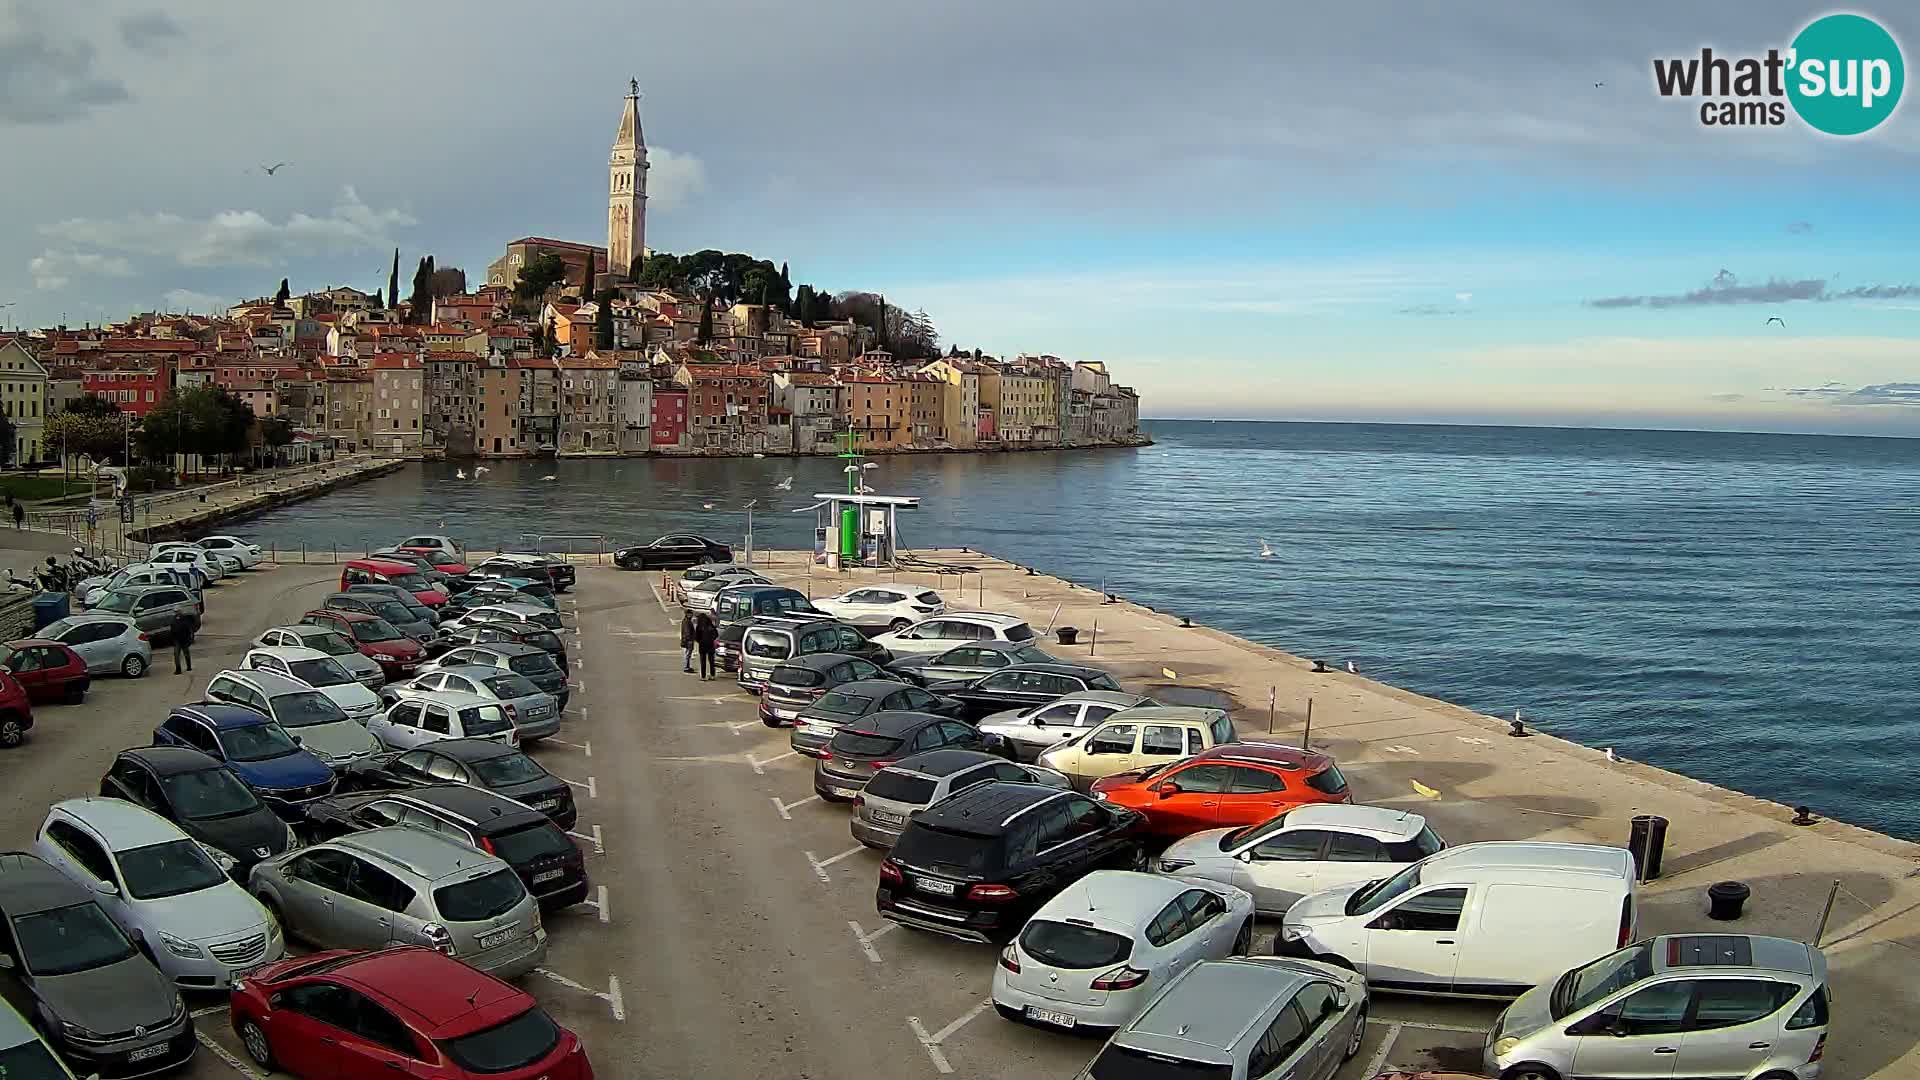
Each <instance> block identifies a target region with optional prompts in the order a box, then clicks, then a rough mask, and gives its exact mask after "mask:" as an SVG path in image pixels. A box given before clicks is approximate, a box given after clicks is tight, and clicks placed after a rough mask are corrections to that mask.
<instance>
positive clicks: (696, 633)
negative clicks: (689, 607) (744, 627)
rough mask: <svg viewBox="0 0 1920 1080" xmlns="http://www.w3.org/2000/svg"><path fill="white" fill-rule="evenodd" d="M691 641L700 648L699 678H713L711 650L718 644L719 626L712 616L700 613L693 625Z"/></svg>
mask: <svg viewBox="0 0 1920 1080" xmlns="http://www.w3.org/2000/svg"><path fill="white" fill-rule="evenodd" d="M693 641H694V644H695V645H697V646H699V648H700V678H701V679H703V680H704V679H711V678H713V648H714V646H715V645H717V644H719V642H720V626H719V624H717V623H715V622H714V621H713V616H711V615H709V614H707V613H706V612H704V611H703V612H701V613H700V617H699V618H698V619H697V620H695V621H694V624H693Z"/></svg>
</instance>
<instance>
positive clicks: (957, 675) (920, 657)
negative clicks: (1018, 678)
mask: <svg viewBox="0 0 1920 1080" xmlns="http://www.w3.org/2000/svg"><path fill="white" fill-rule="evenodd" d="M1059 662H1060V658H1059V657H1057V656H1054V655H1053V654H1052V653H1049V652H1047V651H1046V650H1045V649H1042V648H1041V647H1040V646H1038V645H1035V644H1034V643H1033V642H1031V641H969V642H967V643H966V644H965V645H955V646H954V647H953V648H951V649H948V650H947V651H946V652H939V653H909V654H908V655H906V656H902V657H900V658H898V659H896V660H893V661H892V662H890V663H888V664H887V671H889V672H890V673H892V674H894V675H897V676H899V677H900V678H902V679H905V680H906V681H908V682H910V683H914V684H916V685H919V686H937V685H938V684H940V683H969V682H972V681H973V680H975V679H978V678H982V677H984V676H987V675H991V674H993V673H994V672H996V671H999V670H1000V669H1001V668H1008V667H1012V666H1013V665H1015V664H1057V663H1059Z"/></svg>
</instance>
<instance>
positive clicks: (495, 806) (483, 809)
mask: <svg viewBox="0 0 1920 1080" xmlns="http://www.w3.org/2000/svg"><path fill="white" fill-rule="evenodd" d="M367 794H368V795H370V796H377V798H369V799H367V800H366V801H367V802H378V801H379V800H380V799H397V800H399V801H401V802H407V801H409V800H411V801H413V802H417V803H422V804H424V805H427V806H434V807H438V808H440V809H442V810H445V811H446V812H448V813H450V814H453V815H455V816H457V817H462V818H465V819H467V820H468V821H471V822H473V823H474V824H475V825H479V826H486V825H490V824H494V823H502V824H509V825H520V824H525V823H526V822H527V821H529V820H545V819H546V816H547V815H545V814H543V813H541V812H540V811H538V810H535V809H534V808H533V807H531V806H528V805H527V804H525V803H522V802H516V801H514V800H513V799H509V798H507V797H506V796H505V795H496V794H494V793H493V792H491V791H488V790H487V789H486V788H480V787H474V786H473V785H471V784H430V785H428V786H426V787H417V788H406V789H404V790H401V791H372V792H368V793H367Z"/></svg>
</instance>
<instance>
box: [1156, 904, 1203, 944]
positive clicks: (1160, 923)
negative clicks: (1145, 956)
mask: <svg viewBox="0 0 1920 1080" xmlns="http://www.w3.org/2000/svg"><path fill="white" fill-rule="evenodd" d="M1191 929H1193V927H1192V926H1190V925H1189V924H1188V922H1187V912H1186V909H1185V908H1183V907H1181V906H1180V898H1179V897H1177V896H1176V897H1174V898H1173V899H1172V900H1169V901H1168V902H1167V906H1166V907H1164V908H1161V909H1160V914H1158V915H1155V916H1154V917H1153V921H1152V922H1150V923H1148V924H1147V940H1148V941H1151V942H1153V943H1154V944H1155V945H1160V946H1165V945H1168V944H1170V943H1172V942H1174V941H1177V940H1179V939H1180V938H1182V937H1185V936H1186V934H1187V931H1189V930H1191Z"/></svg>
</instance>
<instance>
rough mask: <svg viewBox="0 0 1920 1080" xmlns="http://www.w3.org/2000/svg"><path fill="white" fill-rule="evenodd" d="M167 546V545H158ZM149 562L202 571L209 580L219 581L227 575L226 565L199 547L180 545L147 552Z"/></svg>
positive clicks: (156, 564)
mask: <svg viewBox="0 0 1920 1080" xmlns="http://www.w3.org/2000/svg"><path fill="white" fill-rule="evenodd" d="M156 546H159V547H165V545H156ZM147 562H149V563H151V564H152V565H155V566H185V567H191V568H192V569H195V570H198V571H200V573H201V574H202V575H203V576H205V577H206V579H207V580H208V581H219V580H220V579H221V578H223V577H226V576H227V570H226V567H225V566H223V565H222V564H221V562H220V560H219V559H216V558H214V557H213V555H211V554H210V553H208V552H205V551H201V550H200V549H199V548H197V547H188V546H186V545H179V546H176V547H170V548H166V550H164V551H157V552H156V551H149V552H147Z"/></svg>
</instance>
